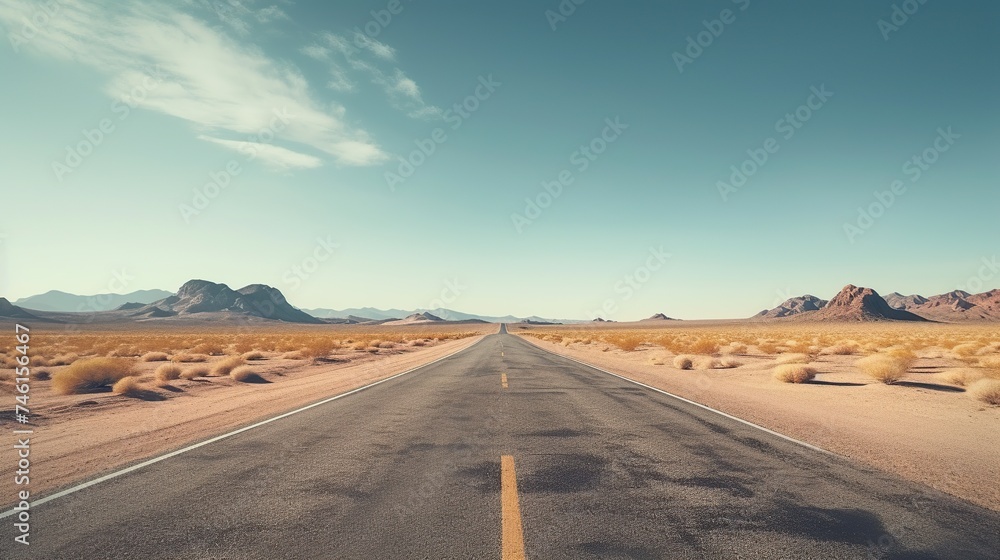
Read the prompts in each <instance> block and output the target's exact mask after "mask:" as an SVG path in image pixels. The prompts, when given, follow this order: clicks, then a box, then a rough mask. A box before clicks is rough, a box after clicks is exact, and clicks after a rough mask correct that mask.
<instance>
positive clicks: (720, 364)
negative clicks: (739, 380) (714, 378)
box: [715, 357, 743, 369]
mask: <svg viewBox="0 0 1000 560" xmlns="http://www.w3.org/2000/svg"><path fill="white" fill-rule="evenodd" d="M742 365H743V362H741V361H739V360H737V359H735V358H728V357H726V358H721V359H719V360H717V361H716V365H715V367H716V368H718V369H733V368H738V367H740V366H742Z"/></svg>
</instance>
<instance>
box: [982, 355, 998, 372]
mask: <svg viewBox="0 0 1000 560" xmlns="http://www.w3.org/2000/svg"><path fill="white" fill-rule="evenodd" d="M979 367H983V368H987V369H992V370H998V371H1000V356H986V357H984V358H980V359H979Z"/></svg>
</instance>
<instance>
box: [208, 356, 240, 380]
mask: <svg viewBox="0 0 1000 560" xmlns="http://www.w3.org/2000/svg"><path fill="white" fill-rule="evenodd" d="M241 365H243V356H226V357H225V358H222V359H221V360H219V361H217V362H215V363H214V364H212V365H211V368H212V375H219V376H225V375H229V374H230V372H232V371H233V370H234V369H236V368H238V367H239V366H241Z"/></svg>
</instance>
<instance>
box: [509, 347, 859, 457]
mask: <svg viewBox="0 0 1000 560" xmlns="http://www.w3.org/2000/svg"><path fill="white" fill-rule="evenodd" d="M522 339H524V337H522ZM524 341H525V342H527V343H528V344H531V345H532V346H534V347H535V348H538V349H539V350H541V351H542V352H548V353H549V354H552V355H553V356H559V357H560V358H566V359H567V360H569V361H571V362H576V363H578V364H580V365H584V366H587V367H589V368H590V369H594V370H597V371H599V372H601V373H606V374H608V375H611V376H614V377H617V378H618V379H622V380H625V381H628V382H629V383H634V384H636V385H638V386H640V387H645V388H646V389H650V390H652V391H656V392H657V393H661V394H664V395H666V396H668V397H673V398H675V399H677V400H679V401H682V402H686V403H688V404H691V405H694V406H697V407H698V408H701V409H704V410H707V411H709V412H714V413H716V414H718V415H719V416H724V417H726V418H729V419H730V420H735V421H736V422H739V423H740V424H744V425H747V426H750V427H751V428H757V429H758V430H760V431H762V432H766V433H768V434H771V435H772V436H775V437H778V438H781V439H783V440H785V441H789V442H792V443H794V444H797V445H801V446H802V447H805V448H806V449H811V450H813V451H818V452H820V453H823V454H826V455H830V456H832V457H840V456H839V455H837V454H836V453H834V452H832V451H827V450H826V449H823V448H822V447H816V446H815V445H813V444H811V443H806V442H804V441H801V440H797V439H795V438H793V437H789V436H786V435H785V434H779V433H778V432H776V431H774V430H769V429H767V428H765V427H764V426H761V425H759V424H754V423H753V422H750V421H749V420H744V419H742V418H737V417H736V416H733V415H732V414H726V413H725V412H722V411H721V410H716V409H714V408H712V407H710V406H706V405H703V404H701V403H699V402H695V401H692V400H691V399H685V398H684V397H681V396H679V395H675V394H673V393H668V392H666V391H664V390H663V389H657V388H656V387H653V386H652V385H646V384H645V383H642V382H640V381H636V380H634V379H629V378H628V377H625V376H624V375H619V374H617V373H614V372H611V371H608V370H606V369H602V368H599V367H597V366H595V365H593V364H588V363H587V362H584V361H581V360H577V359H576V358H570V357H569V356H564V355H563V354H559V353H557V352H553V351H551V350H548V349H546V348H542V347H541V346H538V345H537V344H535V343H533V342H532V341H530V340H527V339H524Z"/></svg>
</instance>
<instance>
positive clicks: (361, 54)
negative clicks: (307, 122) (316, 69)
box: [301, 32, 442, 119]
mask: <svg viewBox="0 0 1000 560" xmlns="http://www.w3.org/2000/svg"><path fill="white" fill-rule="evenodd" d="M301 52H302V53H303V54H305V55H306V56H308V57H310V58H313V59H315V60H319V61H322V62H325V63H326V64H327V65H328V68H329V69H330V74H331V76H332V78H331V79H330V81H329V83H328V84H327V86H328V87H329V88H331V89H333V90H336V91H341V92H344V91H355V90H356V89H357V85H356V84H355V83H354V81H353V80H351V79H350V77H349V76H348V73H347V72H346V71H345V68H344V66H343V65H344V64H346V66H347V67H348V68H350V69H351V70H353V71H354V72H355V73H358V74H362V75H364V76H366V77H367V78H368V80H369V81H370V82H371V83H373V84H375V85H377V86H379V87H380V88H381V89H382V91H383V92H385V95H386V96H387V97H388V99H389V103H390V104H391V105H392V107H393V108H394V109H396V110H399V111H403V112H405V113H406V114H407V115H408V116H410V117H412V118H419V119H425V118H435V117H439V116H440V115H441V114H442V111H441V109H440V108H438V107H435V106H433V105H430V104H428V103H427V102H425V101H424V99H423V95H422V94H421V92H420V87H419V86H418V85H417V83H416V82H415V81H414V80H413V79H411V78H410V77H408V76H407V75H406V74H405V73H404V72H403V71H402V70H401V69H400V68H398V67H394V66H392V65H389V66H390V68H388V69H386V68H385V67H386V65H387V63H391V62H394V61H395V59H396V50H395V49H393V48H392V47H390V46H389V45H387V44H385V43H382V42H379V41H377V40H375V39H372V38H371V37H368V36H367V35H364V34H363V33H354V34H353V35H351V36H350V37H348V36H345V35H338V34H336V33H330V32H326V33H323V34H322V35H321V36H320V38H319V42H318V43H313V44H310V45H306V46H305V47H303V48H302V49H301Z"/></svg>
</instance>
